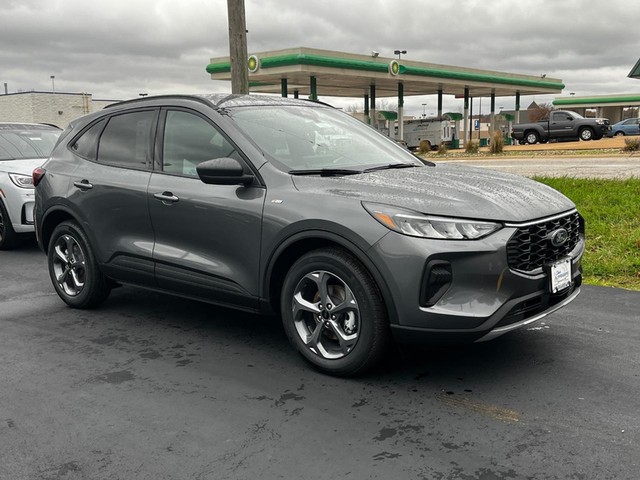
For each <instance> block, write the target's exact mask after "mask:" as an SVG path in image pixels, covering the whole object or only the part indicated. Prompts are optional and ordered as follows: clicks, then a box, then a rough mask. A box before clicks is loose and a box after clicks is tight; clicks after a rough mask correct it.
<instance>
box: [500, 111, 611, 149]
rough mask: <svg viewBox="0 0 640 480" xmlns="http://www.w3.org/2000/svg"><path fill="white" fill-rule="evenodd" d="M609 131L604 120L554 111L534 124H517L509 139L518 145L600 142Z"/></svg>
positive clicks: (608, 126)
mask: <svg viewBox="0 0 640 480" xmlns="http://www.w3.org/2000/svg"><path fill="white" fill-rule="evenodd" d="M610 129H611V126H610V124H609V120H608V119H606V118H584V117H583V116H582V115H578V114H577V113H575V112H569V111H565V110H554V111H552V112H550V114H549V117H548V118H546V119H543V120H540V121H539V122H535V123H518V124H516V125H514V126H513V129H512V130H511V137H512V138H513V139H515V140H517V141H519V142H520V143H537V142H541V143H545V142H548V141H549V140H585V141H587V140H600V139H601V138H602V137H604V136H605V135H606V134H607V132H608V131H609V130H610Z"/></svg>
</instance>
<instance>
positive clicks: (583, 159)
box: [429, 155, 640, 179]
mask: <svg viewBox="0 0 640 480" xmlns="http://www.w3.org/2000/svg"><path fill="white" fill-rule="evenodd" d="M429 160H432V161H434V162H436V163H465V164H468V165H473V166H474V167H486V168H491V169H494V170H500V171H502V172H509V173H515V174H518V175H525V176H527V177H532V176H537V175H540V176H548V177H563V176H568V177H577V178H610V179H624V178H632V177H635V178H640V155H638V156H621V155H617V156H582V155H581V156H579V157H565V156H557V157H555V156H530V157H529V156H518V157H511V158H506V157H500V158H490V157H483V158H469V157H466V158H460V159H454V158H447V159H446V160H438V159H437V158H434V157H431V156H430V157H429Z"/></svg>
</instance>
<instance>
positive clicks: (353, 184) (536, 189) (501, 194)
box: [292, 165, 575, 222]
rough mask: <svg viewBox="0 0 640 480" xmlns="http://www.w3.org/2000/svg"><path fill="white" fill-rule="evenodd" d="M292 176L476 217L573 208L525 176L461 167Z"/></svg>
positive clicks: (304, 185) (327, 191)
mask: <svg viewBox="0 0 640 480" xmlns="http://www.w3.org/2000/svg"><path fill="white" fill-rule="evenodd" d="M292 179H293V182H294V185H295V186H296V188H297V189H298V190H301V191H304V192H309V193H312V192H316V193H318V194H324V195H336V196H341V197H350V198H353V199H358V200H361V201H366V202H377V203H384V204H387V205H394V206H397V207H403V208H408V209H411V210H415V211H418V212H421V213H425V214H430V215H444V216H450V217H460V218H470V219H478V220H480V219H482V220H497V221H503V222H524V221H530V220H535V219H538V218H542V217H547V216H550V215H554V214H557V213H561V212H565V211H567V210H570V209H572V208H575V205H574V204H573V202H572V201H571V200H569V199H568V198H567V197H565V196H564V195H562V194H561V193H560V192H558V191H556V190H554V189H552V188H550V187H547V186H546V185H543V184H541V183H538V182H535V181H533V180H530V179H528V178H525V177H521V176H518V175H512V174H507V173H502V172H496V171H494V170H489V169H484V168H473V167H467V166H462V165H437V166H435V167H417V168H403V169H395V170H379V171H375V172H371V173H363V174H358V175H348V176H344V177H317V176H296V177H292Z"/></svg>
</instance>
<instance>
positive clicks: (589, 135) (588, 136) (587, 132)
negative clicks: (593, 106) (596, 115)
mask: <svg viewBox="0 0 640 480" xmlns="http://www.w3.org/2000/svg"><path fill="white" fill-rule="evenodd" d="M578 137H579V138H580V140H582V141H583V142H588V141H589V140H593V137H594V131H593V129H591V128H589V127H586V128H581V129H580V131H579V132H578Z"/></svg>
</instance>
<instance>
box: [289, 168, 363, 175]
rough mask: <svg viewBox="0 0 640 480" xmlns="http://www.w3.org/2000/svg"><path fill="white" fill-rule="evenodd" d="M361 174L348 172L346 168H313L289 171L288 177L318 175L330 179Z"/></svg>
mask: <svg viewBox="0 0 640 480" xmlns="http://www.w3.org/2000/svg"><path fill="white" fill-rule="evenodd" d="M358 173H362V171H361V170H349V169H346V168H313V169H308V170H289V174H290V175H320V176H321V177H332V176H336V175H356V174H358Z"/></svg>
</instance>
